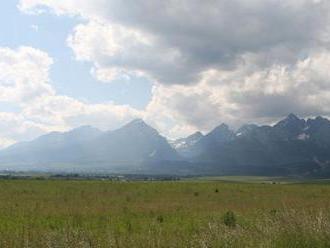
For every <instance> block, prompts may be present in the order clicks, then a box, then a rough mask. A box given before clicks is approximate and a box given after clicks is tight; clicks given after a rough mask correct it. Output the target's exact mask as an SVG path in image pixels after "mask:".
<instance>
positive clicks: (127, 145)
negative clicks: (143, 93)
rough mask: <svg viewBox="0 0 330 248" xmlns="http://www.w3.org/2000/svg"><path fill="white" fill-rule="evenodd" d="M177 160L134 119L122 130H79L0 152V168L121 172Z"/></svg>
mask: <svg viewBox="0 0 330 248" xmlns="http://www.w3.org/2000/svg"><path fill="white" fill-rule="evenodd" d="M176 160H179V156H178V154H177V152H176V151H175V150H174V149H173V148H172V147H171V146H170V145H169V144H168V142H167V140H166V139H165V138H164V137H162V136H160V135H159V134H158V132H157V131H156V130H155V129H153V128H152V127H150V126H148V125H147V124H146V123H145V122H143V121H142V120H134V121H132V122H130V123H129V124H127V125H125V126H124V127H122V128H120V129H118V130H115V131H109V132H101V131H99V130H97V129H95V128H91V127H81V128H78V129H74V130H72V131H70V132H66V133H58V132H54V133H50V134H47V135H44V136H41V137H39V138H37V139H36V140H33V141H31V142H24V143H19V144H16V145H13V146H11V147H9V148H7V149H5V150H3V151H1V152H0V164H1V165H2V167H4V166H5V167H6V168H7V167H13V168H15V166H16V168H17V166H18V167H19V168H20V169H22V168H26V169H27V168H34V169H35V168H40V169H43V168H53V169H54V168H62V167H61V166H62V165H68V166H74V167H78V168H79V167H80V168H82V169H86V168H88V169H93V168H103V169H111V168H120V167H125V169H129V168H134V169H136V167H143V166H144V165H149V164H153V163H156V162H164V161H176Z"/></svg>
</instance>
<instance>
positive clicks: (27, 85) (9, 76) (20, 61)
mask: <svg viewBox="0 0 330 248" xmlns="http://www.w3.org/2000/svg"><path fill="white" fill-rule="evenodd" d="M52 63H53V60H52V59H51V58H50V57H49V56H48V55H47V54H46V53H45V52H42V51H40V50H37V49H34V48H30V47H20V48H18V49H17V50H12V49H9V48H0V99H1V101H7V102H20V103H21V104H26V103H28V102H30V101H32V100H33V99H34V98H36V97H38V96H41V95H52V94H54V90H53V89H52V87H51V86H50V84H49V83H50V79H49V68H50V66H51V65H52Z"/></svg>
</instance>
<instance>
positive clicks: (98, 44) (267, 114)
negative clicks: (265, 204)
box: [19, 0, 330, 136]
mask: <svg viewBox="0 0 330 248" xmlns="http://www.w3.org/2000/svg"><path fill="white" fill-rule="evenodd" d="M19 7H20V9H21V10H22V11H25V12H29V13H40V11H47V10H49V9H50V10H52V11H53V12H54V13H56V14H58V15H71V16H73V15H77V16H80V17H83V18H84V19H85V21H84V22H83V23H81V24H80V25H78V26H77V27H76V28H75V29H74V30H73V32H72V34H71V35H70V37H69V38H68V41H67V42H68V45H69V46H70V47H71V48H72V50H73V51H74V53H75V56H76V58H77V59H78V60H83V61H89V62H92V64H93V68H92V70H91V71H92V73H93V75H94V76H95V77H96V78H97V79H98V80H100V81H111V80H113V79H114V78H117V77H120V76H121V75H123V74H125V75H127V74H128V75H129V74H138V75H141V76H144V77H147V78H149V79H150V80H151V81H153V82H154V83H155V84H154V89H153V97H152V100H151V102H150V103H149V104H148V106H147V108H146V110H145V113H144V115H145V117H146V118H147V119H148V120H150V122H152V123H154V124H155V125H156V126H157V127H158V128H159V129H160V130H162V131H163V132H164V133H167V134H170V135H173V136H177V135H180V133H181V134H186V133H188V132H191V131H193V130H196V129H201V130H204V131H208V130H209V129H211V128H213V127H214V126H216V125H218V124H219V123H220V122H228V123H230V124H233V125H234V126H238V125H240V124H241V123H245V122H259V123H269V122H273V121H274V120H275V119H278V118H280V117H282V116H284V115H286V114H287V113H289V112H295V113H297V114H299V115H301V116H302V117H307V116H310V115H318V114H322V115H326V116H330V109H329V107H328V106H330V105H329V103H330V102H329V101H330V87H329V85H330V84H329V78H330V77H329V76H330V75H329V72H328V71H329V70H328V68H329V65H330V50H329V49H330V48H329V44H330V43H329V42H330V19H329V18H330V15H329V13H330V2H329V1H328V0H287V1H278V0H232V1H226V0H214V1H202V0H180V1H174V0H170V1H152V0H134V1H119V0H79V1H78V0H21V1H20V4H19ZM45 8H46V9H45ZM169 127H171V128H170V131H169V132H166V131H165V130H168V129H169Z"/></svg>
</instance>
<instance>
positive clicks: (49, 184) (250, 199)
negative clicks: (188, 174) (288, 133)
mask: <svg viewBox="0 0 330 248" xmlns="http://www.w3.org/2000/svg"><path fill="white" fill-rule="evenodd" d="M196 193H197V194H196ZM329 193H330V186H327V185H266V184H265V185H263V184H233V183H220V182H219V183H217V182H148V183H144V182H140V183H120V182H117V183H113V182H102V181H51V180H45V181H33V180H23V181H0V247H10V248H11V247H330V211H329V210H330V198H329V195H330V194H329ZM228 213H230V214H228ZM226 216H227V217H226ZM226 219H227V221H228V219H229V220H230V223H235V224H234V225H232V224H228V223H229V222H228V223H227V222H226V221H225V220H226ZM233 221H234V222H233Z"/></svg>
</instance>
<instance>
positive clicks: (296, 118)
mask: <svg viewBox="0 0 330 248" xmlns="http://www.w3.org/2000/svg"><path fill="white" fill-rule="evenodd" d="M286 119H287V120H300V119H299V118H298V117H297V116H296V115H295V114H293V113H290V114H289V115H288V116H287V117H286Z"/></svg>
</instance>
